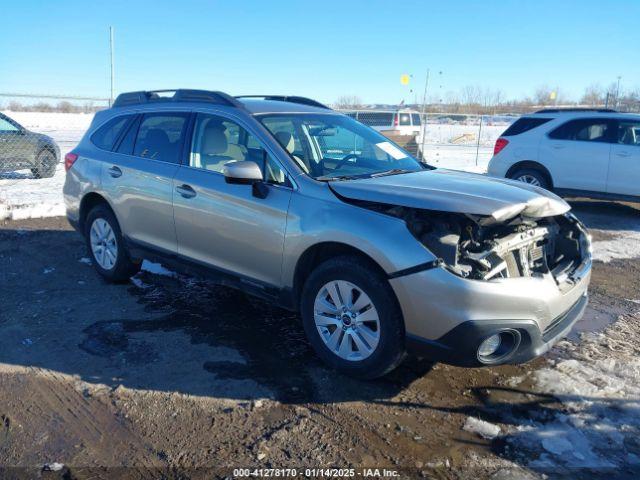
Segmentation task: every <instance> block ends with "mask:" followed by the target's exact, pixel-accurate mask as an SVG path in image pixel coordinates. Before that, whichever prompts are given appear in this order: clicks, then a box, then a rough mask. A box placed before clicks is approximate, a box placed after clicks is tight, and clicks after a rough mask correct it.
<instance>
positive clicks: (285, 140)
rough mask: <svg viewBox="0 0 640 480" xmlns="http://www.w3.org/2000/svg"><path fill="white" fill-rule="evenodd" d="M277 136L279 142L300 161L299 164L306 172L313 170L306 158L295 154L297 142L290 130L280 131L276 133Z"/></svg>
mask: <svg viewBox="0 0 640 480" xmlns="http://www.w3.org/2000/svg"><path fill="white" fill-rule="evenodd" d="M275 137H276V140H278V143H279V144H280V145H282V147H283V148H284V149H285V150H286V151H287V152H289V153H290V154H291V156H292V157H293V159H294V160H295V161H296V162H297V163H298V166H300V168H302V169H303V170H304V171H305V172H306V173H309V171H310V170H311V166H310V165H309V164H308V163H307V162H306V161H305V160H304V159H302V158H300V157H298V156H296V155H294V154H293V152H294V150H295V148H296V143H295V139H294V138H293V135H291V134H290V133H289V132H283V131H280V132H276V133H275Z"/></svg>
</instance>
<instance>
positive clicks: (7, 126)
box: [0, 117, 20, 133]
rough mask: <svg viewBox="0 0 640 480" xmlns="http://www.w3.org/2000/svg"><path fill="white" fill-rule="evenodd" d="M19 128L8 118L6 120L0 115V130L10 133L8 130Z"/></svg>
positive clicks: (15, 130)
mask: <svg viewBox="0 0 640 480" xmlns="http://www.w3.org/2000/svg"><path fill="white" fill-rule="evenodd" d="M19 130H20V129H19V128H18V127H16V126H15V125H14V124H13V123H11V122H10V121H9V120H7V119H6V118H2V117H0V132H2V133H10V132H17V131H19Z"/></svg>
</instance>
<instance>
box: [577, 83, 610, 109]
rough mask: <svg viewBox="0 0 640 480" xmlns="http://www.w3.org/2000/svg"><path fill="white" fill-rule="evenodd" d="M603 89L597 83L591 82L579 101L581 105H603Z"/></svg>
mask: <svg viewBox="0 0 640 480" xmlns="http://www.w3.org/2000/svg"><path fill="white" fill-rule="evenodd" d="M605 96H606V95H605V91H604V89H603V88H602V85H600V84H599V83H592V84H591V85H589V86H588V87H587V88H586V89H585V90H584V94H583V95H582V98H581V99H580V103H581V104H583V105H592V106H597V105H604V102H605Z"/></svg>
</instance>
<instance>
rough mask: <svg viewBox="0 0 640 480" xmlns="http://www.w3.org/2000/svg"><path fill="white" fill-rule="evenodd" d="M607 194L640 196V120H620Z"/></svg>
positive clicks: (613, 147) (613, 148) (612, 154)
mask: <svg viewBox="0 0 640 480" xmlns="http://www.w3.org/2000/svg"><path fill="white" fill-rule="evenodd" d="M607 192H608V193H616V194H619V195H634V196H640V120H620V121H619V122H618V131H617V135H616V143H614V144H613V146H612V147H611V162H610V165H609V177H608V179H607Z"/></svg>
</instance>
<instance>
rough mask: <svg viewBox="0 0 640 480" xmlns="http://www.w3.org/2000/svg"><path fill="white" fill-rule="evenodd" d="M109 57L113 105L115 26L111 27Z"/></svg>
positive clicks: (111, 100) (111, 103)
mask: <svg viewBox="0 0 640 480" xmlns="http://www.w3.org/2000/svg"><path fill="white" fill-rule="evenodd" d="M109 58H110V63H111V95H109V106H112V105H113V80H114V73H113V27H109Z"/></svg>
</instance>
